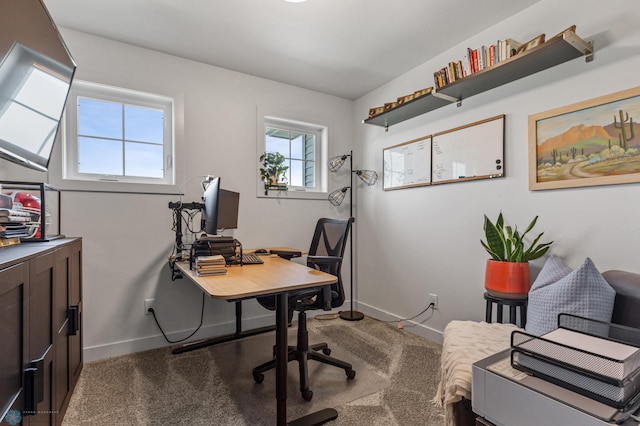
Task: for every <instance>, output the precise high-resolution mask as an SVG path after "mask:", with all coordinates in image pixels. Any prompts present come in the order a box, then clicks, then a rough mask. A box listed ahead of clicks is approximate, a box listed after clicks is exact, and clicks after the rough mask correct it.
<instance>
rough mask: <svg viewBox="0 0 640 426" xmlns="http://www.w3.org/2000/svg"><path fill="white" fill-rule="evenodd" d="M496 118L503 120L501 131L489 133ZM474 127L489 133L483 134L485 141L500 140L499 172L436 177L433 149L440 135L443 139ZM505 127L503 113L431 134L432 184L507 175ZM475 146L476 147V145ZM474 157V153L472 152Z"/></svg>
mask: <svg viewBox="0 0 640 426" xmlns="http://www.w3.org/2000/svg"><path fill="white" fill-rule="evenodd" d="M495 120H502V126H500V127H499V128H500V131H499V132H495V134H493V133H487V132H488V131H489V129H492V128H493V127H494V126H488V125H487V124H488V123H492V122H493V121H495ZM472 127H475V131H477V132H478V133H479V134H482V132H485V133H487V134H485V135H482V136H481V138H482V140H483V141H486V140H489V141H490V142H491V143H495V142H498V143H499V149H500V158H499V160H500V163H501V164H498V165H499V169H500V171H499V172H496V173H491V174H483V175H474V176H459V177H455V178H451V179H439V178H435V177H434V173H435V171H434V164H433V161H434V153H433V149H434V146H435V145H436V143H437V142H439V141H438V140H437V138H438V137H441V139H442V138H443V137H449V136H453V134H454V133H456V132H461V131H463V130H465V131H466V130H468V129H470V128H472ZM504 128H505V115H504V114H501V115H497V116H495V117H491V118H487V119H484V120H480V121H476V122H475V123H470V124H466V125H464V126H460V127H456V128H454V129H450V130H446V131H444V132H439V133H435V134H433V135H432V136H431V150H432V152H431V185H440V184H444V183H452V182H465V181H470V180H480V179H494V178H499V177H504V176H505V164H504V138H505V137H504V133H505V132H504ZM442 142H445V143H446V142H447V141H446V139H444V140H443V141H442ZM482 146H486V144H485V143H483V144H482V145H481V146H480V149H482ZM474 148H475V147H474ZM472 157H473V154H472Z"/></svg>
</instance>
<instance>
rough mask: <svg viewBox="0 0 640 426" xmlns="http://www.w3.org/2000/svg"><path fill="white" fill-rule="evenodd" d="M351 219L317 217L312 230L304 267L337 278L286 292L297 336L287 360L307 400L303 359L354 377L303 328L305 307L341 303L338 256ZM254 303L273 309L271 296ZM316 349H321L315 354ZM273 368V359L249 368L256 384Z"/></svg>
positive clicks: (308, 392) (325, 307) (310, 395)
mask: <svg viewBox="0 0 640 426" xmlns="http://www.w3.org/2000/svg"><path fill="white" fill-rule="evenodd" d="M352 222H353V218H350V219H345V220H338V219H320V220H318V223H317V224H316V229H315V232H314V234H313V240H312V241H311V248H310V249H309V255H308V256H307V266H309V267H310V268H316V269H319V270H321V271H323V272H327V273H329V274H332V275H335V276H336V277H338V281H337V283H335V284H332V285H331V286H324V287H320V288H312V289H305V290H300V291H293V292H290V293H289V322H291V320H292V318H293V312H294V311H297V312H298V337H297V342H296V346H289V353H288V360H289V361H293V360H296V361H298V366H299V371H300V393H301V394H302V398H303V399H305V400H307V401H311V398H313V392H312V391H311V390H309V374H308V370H307V360H309V359H311V360H314V361H318V362H322V363H325V364H329V365H333V366H335V367H339V368H342V369H344V371H345V373H346V375H347V379H353V378H354V377H355V376H356V372H355V370H353V368H352V367H351V364H349V363H348V362H344V361H341V360H338V359H335V358H332V357H330V356H329V355H330V354H331V349H329V347H328V346H327V344H326V343H319V344H315V345H311V346H309V333H308V331H307V313H306V311H308V310H313V309H323V310H325V311H330V310H331V309H332V308H337V307H339V306H341V305H342V304H343V303H344V299H345V295H344V288H343V287H342V278H341V275H340V269H341V267H342V258H343V256H344V249H345V246H346V244H347V235H348V234H349V229H350V228H351V223H352ZM257 300H258V303H260V304H261V305H262V306H264V307H265V308H267V309H269V310H275V297H274V296H266V297H259V298H258V299H257ZM318 351H322V353H319V352H318ZM272 368H275V359H272V360H271V361H268V362H265V363H264V364H261V365H259V366H257V367H256V368H254V369H253V379H254V380H255V381H256V383H262V381H263V380H264V374H263V373H264V372H265V371H267V370H270V369H272Z"/></svg>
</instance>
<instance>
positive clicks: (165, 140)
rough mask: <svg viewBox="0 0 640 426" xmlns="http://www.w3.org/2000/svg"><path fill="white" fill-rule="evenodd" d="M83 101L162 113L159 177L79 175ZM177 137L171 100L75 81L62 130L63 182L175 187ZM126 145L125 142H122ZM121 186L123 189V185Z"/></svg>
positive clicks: (80, 173)
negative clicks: (79, 127)
mask: <svg viewBox="0 0 640 426" xmlns="http://www.w3.org/2000/svg"><path fill="white" fill-rule="evenodd" d="M80 99H91V100H96V101H104V102H112V103H114V104H122V105H129V106H133V107H139V108H141V109H144V108H147V109H153V110H157V111H162V116H163V129H162V141H161V144H160V145H158V146H160V147H161V149H162V154H159V155H162V160H161V161H162V171H161V175H156V176H130V175H126V174H125V173H123V174H120V175H111V174H98V173H83V172H81V171H79V167H78V164H79V161H78V157H77V156H78V139H79V135H78V124H77V123H78V116H77V111H78V102H79V100H80ZM174 140H175V137H174V101H173V99H171V98H168V97H165V96H160V95H156V94H150V93H144V92H139V91H133V90H129V89H122V88H118V87H113V86H106V85H102V84H97V83H91V82H86V81H78V80H76V81H74V83H73V86H72V88H71V91H70V93H69V98H68V101H67V107H66V110H65V118H64V122H63V128H62V162H63V165H62V180H63V181H88V182H96V183H97V182H100V185H101V186H102V185H107V186H115V187H117V186H119V184H136V185H143V186H146V185H168V186H174V185H175V180H176V176H175V168H174V158H175V142H174ZM121 142H122V141H121ZM120 186H121V185H120Z"/></svg>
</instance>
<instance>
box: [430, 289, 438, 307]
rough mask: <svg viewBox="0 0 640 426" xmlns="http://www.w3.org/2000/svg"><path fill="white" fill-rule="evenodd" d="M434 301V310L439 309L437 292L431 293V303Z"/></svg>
mask: <svg viewBox="0 0 640 426" xmlns="http://www.w3.org/2000/svg"><path fill="white" fill-rule="evenodd" d="M432 303H433V310H434V311H437V310H438V295H437V294H433V293H431V294H429V304H432Z"/></svg>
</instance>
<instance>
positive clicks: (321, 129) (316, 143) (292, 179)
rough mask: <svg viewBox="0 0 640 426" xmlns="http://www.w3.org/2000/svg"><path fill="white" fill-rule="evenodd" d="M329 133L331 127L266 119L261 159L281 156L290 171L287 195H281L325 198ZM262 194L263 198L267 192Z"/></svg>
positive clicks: (282, 119)
mask: <svg viewBox="0 0 640 426" xmlns="http://www.w3.org/2000/svg"><path fill="white" fill-rule="evenodd" d="M328 131H329V130H328V127H327V126H326V125H322V124H315V123H307V122H302V121H297V120H290V119H285V118H280V117H269V116H265V117H264V128H263V134H262V138H263V139H262V144H259V152H260V155H261V154H262V153H264V152H272V153H276V152H278V153H280V154H282V155H283V156H284V157H285V165H286V166H288V167H289V168H288V169H287V171H286V178H287V183H288V191H287V193H281V194H278V195H282V196H289V197H291V198H318V197H320V196H322V197H324V196H326V192H327V188H326V186H327V185H326V181H327V177H326V170H325V169H326V167H324V163H325V162H326V151H327V141H328ZM260 145H261V146H260ZM274 192H276V193H277V191H274ZM260 193H261V194H262V195H264V190H262V191H261V192H259V194H260ZM302 193H307V194H308V196H301V194H302ZM313 194H316V195H313ZM272 195H273V194H272Z"/></svg>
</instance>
